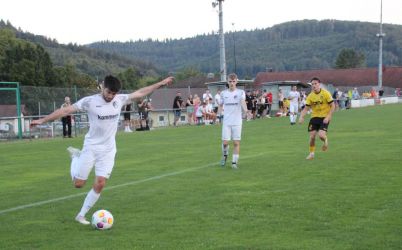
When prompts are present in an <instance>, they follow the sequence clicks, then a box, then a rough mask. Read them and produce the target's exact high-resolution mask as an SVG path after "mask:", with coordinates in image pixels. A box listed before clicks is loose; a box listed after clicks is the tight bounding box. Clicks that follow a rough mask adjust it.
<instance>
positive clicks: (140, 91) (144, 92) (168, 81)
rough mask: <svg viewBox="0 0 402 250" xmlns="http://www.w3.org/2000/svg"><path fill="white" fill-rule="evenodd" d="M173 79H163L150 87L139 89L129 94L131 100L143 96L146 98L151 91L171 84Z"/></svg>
mask: <svg viewBox="0 0 402 250" xmlns="http://www.w3.org/2000/svg"><path fill="white" fill-rule="evenodd" d="M173 80H174V77H173V76H169V77H167V78H165V79H163V80H162V81H160V82H157V83H154V84H152V85H150V86H147V87H144V88H140V89H138V90H137V91H134V92H133V93H131V94H130V95H129V97H130V99H131V100H134V99H138V98H141V97H144V96H147V95H149V94H151V93H152V92H153V91H155V90H156V89H158V88H160V87H162V86H167V85H170V84H172V83H173Z"/></svg>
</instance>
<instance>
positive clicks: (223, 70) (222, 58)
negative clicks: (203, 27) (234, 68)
mask: <svg viewBox="0 0 402 250" xmlns="http://www.w3.org/2000/svg"><path fill="white" fill-rule="evenodd" d="M217 1H218V2H219V54H220V70H221V71H220V73H221V81H225V82H226V57H225V36H224V34H223V11H222V2H223V1H224V0H217Z"/></svg>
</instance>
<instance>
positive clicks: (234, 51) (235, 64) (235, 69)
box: [232, 23, 237, 74]
mask: <svg viewBox="0 0 402 250" xmlns="http://www.w3.org/2000/svg"><path fill="white" fill-rule="evenodd" d="M232 26H233V33H232V36H233V57H234V73H235V74H237V63H236V40H235V31H234V30H235V29H234V23H232Z"/></svg>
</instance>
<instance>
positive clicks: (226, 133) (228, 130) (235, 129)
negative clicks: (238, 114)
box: [222, 125, 242, 141]
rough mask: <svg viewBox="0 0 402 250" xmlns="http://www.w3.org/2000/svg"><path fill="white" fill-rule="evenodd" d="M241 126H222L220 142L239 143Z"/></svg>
mask: <svg viewBox="0 0 402 250" xmlns="http://www.w3.org/2000/svg"><path fill="white" fill-rule="evenodd" d="M241 128H242V125H223V126H222V141H230V140H234V141H240V140H241Z"/></svg>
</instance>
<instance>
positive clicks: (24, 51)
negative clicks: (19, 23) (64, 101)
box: [0, 20, 159, 87]
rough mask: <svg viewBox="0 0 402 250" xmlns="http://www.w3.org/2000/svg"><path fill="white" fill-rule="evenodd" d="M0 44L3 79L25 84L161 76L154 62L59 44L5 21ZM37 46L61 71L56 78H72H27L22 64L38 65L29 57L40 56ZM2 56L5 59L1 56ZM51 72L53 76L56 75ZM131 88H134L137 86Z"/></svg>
mask: <svg viewBox="0 0 402 250" xmlns="http://www.w3.org/2000/svg"><path fill="white" fill-rule="evenodd" d="M10 32H11V33H10ZM0 41H1V43H0V69H1V70H2V71H3V72H0V78H2V79H3V80H4V79H6V80H10V81H11V80H12V81H21V82H22V83H23V84H29V85H47V86H49V85H58V86H60V85H65V84H73V82H74V81H77V79H76V77H75V78H74V77H73V78H72V77H71V75H79V76H80V78H83V77H86V78H88V79H89V78H90V79H93V80H95V79H96V78H98V77H99V78H100V79H103V77H104V76H105V75H107V74H116V75H117V74H121V73H122V72H123V73H124V72H127V70H130V69H131V71H135V72H137V73H136V74H138V77H147V76H150V77H157V76H158V74H159V70H158V69H157V68H156V67H155V66H153V65H152V64H151V63H148V62H145V61H141V60H138V59H135V58H127V57H124V56H123V55H116V54H113V53H110V52H107V51H101V50H96V49H93V48H89V47H87V46H79V45H76V44H68V45H63V44H59V43H58V42H57V41H56V40H55V39H51V38H47V37H44V36H41V35H35V34H32V33H29V32H24V31H22V30H21V29H19V28H18V29H17V28H15V27H14V26H13V25H12V24H11V23H10V22H5V21H3V20H0ZM37 46H39V47H41V48H43V49H44V50H45V51H46V52H44V53H48V55H49V57H50V60H48V63H47V65H45V66H46V67H48V68H52V67H53V66H54V70H55V71H57V72H59V73H57V72H55V73H56V75H57V74H58V75H64V76H65V75H70V77H67V78H70V79H61V78H63V77H57V76H56V77H49V76H46V77H42V78H43V80H38V79H34V78H35V77H31V79H30V80H29V79H25V78H24V77H23V75H24V74H26V72H28V71H30V68H29V67H27V66H26V65H25V66H24V65H22V64H24V63H22V62H23V60H25V62H28V61H29V62H32V63H30V64H33V65H34V64H37V63H38V62H37V61H38V58H35V57H34V56H30V55H31V54H37V52H36V48H37ZM29 48H31V49H30V52H29V51H28V49H29ZM3 54H4V56H3V57H2V55H3ZM45 57H46V55H45ZM6 62H9V63H6ZM11 62H13V63H12V65H11V66H13V67H14V68H11V69H9V66H7V65H5V64H10V63H11ZM25 64H26V63H25ZM6 66H7V67H6ZM16 67H17V68H16ZM12 72H19V74H18V75H17V76H14V75H13V74H12ZM71 72H72V73H71ZM51 73H52V74H53V72H51ZM32 75H34V74H32ZM53 75H54V74H53ZM51 78H52V79H51ZM64 78H66V77H64ZM41 82H42V83H41ZM84 85H85V84H84ZM131 85H132V87H135V86H134V84H131Z"/></svg>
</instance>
